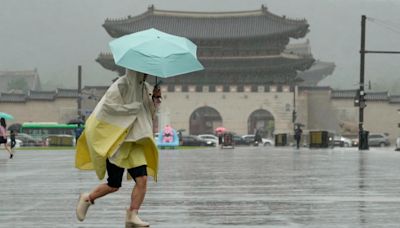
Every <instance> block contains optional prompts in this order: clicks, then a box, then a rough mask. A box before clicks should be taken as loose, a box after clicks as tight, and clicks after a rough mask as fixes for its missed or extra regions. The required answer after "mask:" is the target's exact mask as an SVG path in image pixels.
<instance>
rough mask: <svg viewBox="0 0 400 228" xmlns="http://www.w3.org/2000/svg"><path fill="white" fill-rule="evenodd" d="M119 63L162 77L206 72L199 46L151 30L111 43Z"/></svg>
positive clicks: (126, 36)
mask: <svg viewBox="0 0 400 228" xmlns="http://www.w3.org/2000/svg"><path fill="white" fill-rule="evenodd" d="M109 45H110V48H111V52H112V54H113V57H114V61H115V64H117V65H119V66H122V67H125V68H128V69H131V70H134V71H139V72H142V73H147V74H149V75H153V76H158V77H163V78H167V77H172V76H175V75H179V74H185V73H189V72H193V71H198V70H203V69H204V67H203V66H202V65H201V63H200V62H199V61H198V60H197V56H196V49H197V46H196V45H195V44H194V43H192V42H191V41H190V40H188V39H187V38H185V37H180V36H175V35H171V34H168V33H165V32H161V31H159V30H157V29H154V28H151V29H147V30H144V31H140V32H136V33H132V34H129V35H125V36H122V37H120V38H118V39H115V40H113V41H111V42H110V44H109Z"/></svg>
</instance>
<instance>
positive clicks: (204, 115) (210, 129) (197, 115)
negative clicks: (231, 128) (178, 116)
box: [189, 106, 222, 135]
mask: <svg viewBox="0 0 400 228" xmlns="http://www.w3.org/2000/svg"><path fill="white" fill-rule="evenodd" d="M219 126H222V117H221V115H220V114H219V112H218V111H217V110H215V109H214V108H211V107H208V106H204V107H200V108H198V109H196V110H194V111H193V112H192V114H191V115H190V119H189V133H190V134H192V135H198V134H213V133H214V129H215V128H217V127H219Z"/></svg>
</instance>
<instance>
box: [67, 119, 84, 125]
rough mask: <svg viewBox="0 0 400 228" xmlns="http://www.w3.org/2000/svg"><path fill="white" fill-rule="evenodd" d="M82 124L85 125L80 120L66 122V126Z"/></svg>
mask: <svg viewBox="0 0 400 228" xmlns="http://www.w3.org/2000/svg"><path fill="white" fill-rule="evenodd" d="M84 123H85V121H83V120H81V119H72V120H70V121H68V122H67V124H84Z"/></svg>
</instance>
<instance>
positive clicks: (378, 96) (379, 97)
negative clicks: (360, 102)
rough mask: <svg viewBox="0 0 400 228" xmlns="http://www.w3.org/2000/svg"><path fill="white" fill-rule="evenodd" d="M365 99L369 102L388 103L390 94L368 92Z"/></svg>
mask: <svg viewBox="0 0 400 228" xmlns="http://www.w3.org/2000/svg"><path fill="white" fill-rule="evenodd" d="M365 99H366V100H367V101H368V100H370V101H387V100H389V94H388V92H367V95H366V96H365Z"/></svg>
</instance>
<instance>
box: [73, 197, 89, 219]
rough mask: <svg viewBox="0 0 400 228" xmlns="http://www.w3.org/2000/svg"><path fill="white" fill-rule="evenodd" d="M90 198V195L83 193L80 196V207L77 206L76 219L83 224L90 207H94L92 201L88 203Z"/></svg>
mask: <svg viewBox="0 0 400 228" xmlns="http://www.w3.org/2000/svg"><path fill="white" fill-rule="evenodd" d="M88 196H89V193H82V194H81V195H80V196H79V200H78V205H77V206H76V217H77V218H78V220H79V221H81V222H82V221H83V220H84V219H85V217H86V213H87V211H88V209H89V206H90V205H92V203H91V202H90V201H86V199H87V198H88Z"/></svg>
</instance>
